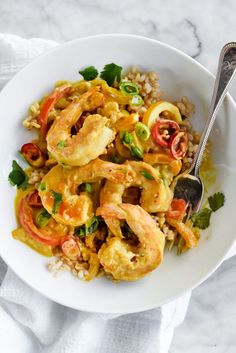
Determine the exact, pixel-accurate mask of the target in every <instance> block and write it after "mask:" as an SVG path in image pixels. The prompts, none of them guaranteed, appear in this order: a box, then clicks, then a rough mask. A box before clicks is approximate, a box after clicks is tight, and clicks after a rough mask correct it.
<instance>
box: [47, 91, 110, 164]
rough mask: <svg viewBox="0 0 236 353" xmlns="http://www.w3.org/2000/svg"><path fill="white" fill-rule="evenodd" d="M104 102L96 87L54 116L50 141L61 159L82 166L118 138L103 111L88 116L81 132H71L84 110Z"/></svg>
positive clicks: (60, 160)
mask: <svg viewBox="0 0 236 353" xmlns="http://www.w3.org/2000/svg"><path fill="white" fill-rule="evenodd" d="M103 104H104V95H103V94H102V93H100V92H99V91H98V88H96V87H94V88H92V89H90V90H89V91H88V92H86V93H84V94H82V95H81V96H80V97H79V98H77V99H76V100H75V101H74V102H72V103H70V105H69V106H68V107H67V108H66V109H64V110H63V111H62V112H61V113H60V115H59V116H58V117H57V119H55V120H54V122H53V124H52V126H51V128H50V130H49V131H48V134H47V137H46V141H47V148H48V151H49V152H50V153H51V154H52V155H53V157H54V158H55V159H56V160H57V161H58V162H59V163H64V164H68V165H71V166H82V165H85V164H87V163H89V162H90V161H91V160H93V159H95V158H97V157H98V156H99V155H100V154H102V153H103V152H104V150H105V148H106V146H107V145H108V144H109V143H111V142H112V141H113V140H114V138H115V132H114V131H113V130H111V129H110V128H109V127H107V126H106V125H107V123H108V119H107V118H106V117H104V116H101V115H99V114H93V115H89V116H88V117H86V119H85V121H84V124H83V126H82V128H81V129H80V131H79V132H78V133H77V135H73V136H71V128H72V127H73V125H74V124H75V123H76V122H77V121H78V119H79V118H80V117H81V115H82V113H83V112H84V111H93V110H95V109H96V108H98V107H100V106H102V105H103Z"/></svg>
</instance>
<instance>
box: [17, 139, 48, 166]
mask: <svg viewBox="0 0 236 353" xmlns="http://www.w3.org/2000/svg"><path fill="white" fill-rule="evenodd" d="M21 153H22V155H23V157H24V158H25V160H26V161H27V162H28V163H29V164H30V165H31V166H32V167H34V168H40V167H42V166H43V165H44V162H45V158H44V156H43V152H42V151H41V149H40V148H39V147H38V146H37V145H36V144H35V143H25V144H24V145H23V146H22V147H21Z"/></svg>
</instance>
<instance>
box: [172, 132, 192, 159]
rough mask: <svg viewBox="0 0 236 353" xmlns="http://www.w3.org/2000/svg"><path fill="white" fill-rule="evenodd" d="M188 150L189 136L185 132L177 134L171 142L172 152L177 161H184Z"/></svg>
mask: <svg viewBox="0 0 236 353" xmlns="http://www.w3.org/2000/svg"><path fill="white" fill-rule="evenodd" d="M187 150H188V135H187V133H186V132H184V131H180V132H176V133H175V134H174V135H173V136H172V137H171V140H170V152H171V154H172V156H173V157H174V158H175V159H183V158H184V156H185V155H186V152H187Z"/></svg>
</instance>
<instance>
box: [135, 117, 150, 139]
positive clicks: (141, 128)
mask: <svg viewBox="0 0 236 353" xmlns="http://www.w3.org/2000/svg"><path fill="white" fill-rule="evenodd" d="M134 131H135V133H136V135H137V136H138V137H139V138H140V140H143V141H147V140H148V139H149V137H150V130H149V128H148V127H147V125H145V124H143V123H141V122H140V121H139V122H138V123H137V124H135V126H134Z"/></svg>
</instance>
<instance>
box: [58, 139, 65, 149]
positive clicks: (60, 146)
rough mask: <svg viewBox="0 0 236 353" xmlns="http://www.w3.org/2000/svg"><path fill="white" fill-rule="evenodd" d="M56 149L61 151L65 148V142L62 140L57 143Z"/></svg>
mask: <svg viewBox="0 0 236 353" xmlns="http://www.w3.org/2000/svg"><path fill="white" fill-rule="evenodd" d="M57 147H58V148H59V149H63V148H64V147H66V141H64V140H61V141H59V142H58V144H57Z"/></svg>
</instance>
